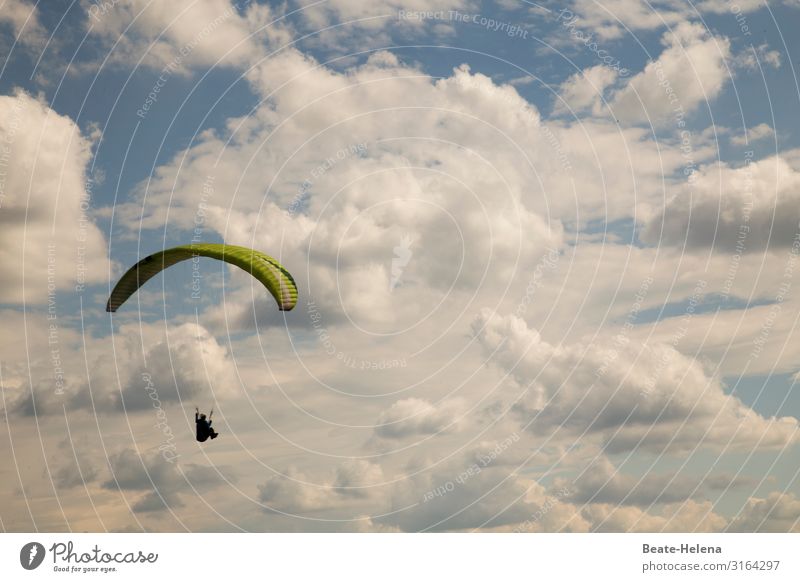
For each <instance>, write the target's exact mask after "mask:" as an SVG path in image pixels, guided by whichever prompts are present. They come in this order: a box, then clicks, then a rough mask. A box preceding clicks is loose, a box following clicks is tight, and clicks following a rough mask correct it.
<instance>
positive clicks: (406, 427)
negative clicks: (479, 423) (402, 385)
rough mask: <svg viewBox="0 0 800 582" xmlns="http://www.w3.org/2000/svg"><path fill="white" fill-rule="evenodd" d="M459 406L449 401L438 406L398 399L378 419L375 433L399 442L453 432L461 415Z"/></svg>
mask: <svg viewBox="0 0 800 582" xmlns="http://www.w3.org/2000/svg"><path fill="white" fill-rule="evenodd" d="M459 408H460V406H459V403H458V402H455V401H452V400H451V401H448V402H444V403H442V404H440V405H439V406H436V405H433V404H431V403H430V402H427V401H426V400H422V399H419V398H406V399H405V400H398V401H397V402H395V403H394V404H392V406H390V407H389V408H388V409H387V410H386V411H384V412H383V413H381V415H380V417H379V418H378V420H377V423H376V424H377V425H378V426H377V427H376V428H375V434H376V435H377V436H379V437H382V438H388V439H400V438H405V437H408V436H424V435H431V434H438V433H441V432H443V431H447V430H453V429H454V428H455V426H456V424H457V422H458V418H459V416H460V411H459Z"/></svg>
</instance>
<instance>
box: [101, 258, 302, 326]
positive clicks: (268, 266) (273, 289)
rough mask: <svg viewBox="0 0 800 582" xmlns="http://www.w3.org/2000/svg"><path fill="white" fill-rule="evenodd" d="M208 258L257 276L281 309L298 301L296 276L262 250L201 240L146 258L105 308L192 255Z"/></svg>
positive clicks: (113, 306)
mask: <svg viewBox="0 0 800 582" xmlns="http://www.w3.org/2000/svg"><path fill="white" fill-rule="evenodd" d="M197 256H200V257H209V258H211V259H216V260H218V261H225V262H226V263H230V264H231V265H236V266H237V267H239V268H240V269H243V270H245V271H247V272H248V273H250V274H251V275H253V277H255V278H256V279H258V280H259V281H260V282H261V284H262V285H264V287H266V288H267V291H269V292H270V293H271V294H272V296H273V297H274V298H275V301H277V302H278V308H279V309H280V310H281V311H289V310H291V309H292V308H293V307H294V306H295V304H296V303H297V285H295V282H294V278H293V277H292V275H291V274H290V273H289V271H287V270H286V269H285V268H284V267H283V265H281V264H280V263H279V262H278V261H276V260H275V259H273V258H272V257H270V256H269V255H265V254H264V253H262V252H260V251H256V250H254V249H249V248H247V247H237V246H233V245H226V244H214V243H198V244H191V245H184V246H180V247H175V248H172V249H166V250H163V251H160V252H158V253H154V254H152V255H150V256H149V257H145V258H144V259H142V260H141V261H139V262H138V263H136V264H135V265H134V266H133V267H131V268H130V269H128V271H127V272H126V273H125V274H124V275H123V276H122V278H121V279H120V280H119V282H118V283H117V284H116V286H115V287H114V290H113V291H112V292H111V296H110V297H109V298H108V303H107V304H106V311H116V310H117V309H118V308H119V307H120V305H122V304H123V303H125V302H126V301H127V300H128V298H129V297H130V296H131V295H133V294H134V293H136V291H138V290H139V287H141V286H142V285H144V284H145V283H146V282H147V281H149V280H150V279H152V278H153V277H155V276H156V275H158V274H159V273H160V272H161V271H163V270H164V269H166V268H168V267H171V266H172V265H174V264H176V263H180V262H181V261H186V260H188V259H191V258H193V257H197Z"/></svg>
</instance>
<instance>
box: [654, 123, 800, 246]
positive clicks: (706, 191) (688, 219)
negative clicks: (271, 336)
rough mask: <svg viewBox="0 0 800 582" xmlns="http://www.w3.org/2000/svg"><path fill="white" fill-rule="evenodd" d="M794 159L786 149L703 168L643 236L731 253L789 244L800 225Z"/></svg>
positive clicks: (799, 175)
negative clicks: (757, 157)
mask: <svg viewBox="0 0 800 582" xmlns="http://www.w3.org/2000/svg"><path fill="white" fill-rule="evenodd" d="M764 130H765V131H766V130H768V128H765V129H764ZM759 131H761V130H759ZM796 158H797V156H796V154H795V153H792V152H784V153H783V154H782V155H779V156H773V157H769V158H764V159H761V160H753V159H752V158H750V159H747V160H745V163H744V164H743V165H742V166H740V167H731V166H730V165H728V164H726V163H718V164H713V165H707V166H702V167H700V168H699V170H698V171H697V172H695V173H694V175H693V176H692V178H691V179H690V180H689V181H687V183H686V184H684V185H683V186H682V187H681V188H680V189H678V191H677V193H676V194H675V195H674V196H673V197H672V198H671V199H670V200H669V201H668V202H667V204H666V207H665V208H664V210H663V211H662V213H660V215H656V216H654V217H653V219H652V220H651V221H649V222H648V223H647V224H646V225H645V228H644V229H643V231H642V239H643V240H644V241H646V242H648V243H651V244H670V245H679V246H681V247H687V248H689V249H691V248H702V249H704V248H708V247H711V246H714V247H715V248H716V249H718V250H720V251H722V252H726V253H730V254H734V253H736V252H737V251H738V252H739V254H741V253H752V252H761V251H763V250H764V249H766V248H768V247H771V248H779V247H784V248H786V247H790V246H791V245H792V244H793V242H794V237H795V235H796V234H797V232H798V224H799V223H800V204H799V203H798V201H799V198H798V197H799V196H800V165H798V160H797V159H796Z"/></svg>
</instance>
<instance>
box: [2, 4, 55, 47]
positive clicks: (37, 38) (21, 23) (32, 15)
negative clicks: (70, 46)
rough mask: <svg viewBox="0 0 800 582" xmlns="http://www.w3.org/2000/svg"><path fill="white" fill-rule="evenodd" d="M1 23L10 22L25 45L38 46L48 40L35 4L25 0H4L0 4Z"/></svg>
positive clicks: (18, 39) (18, 40) (19, 39)
mask: <svg viewBox="0 0 800 582" xmlns="http://www.w3.org/2000/svg"><path fill="white" fill-rule="evenodd" d="M0 24H9V25H11V28H12V29H13V31H14V35H15V36H16V37H17V38H16V40H17V42H21V43H22V44H23V45H28V46H36V47H38V46H39V45H41V44H42V43H43V42H44V41H45V40H46V35H45V30H44V28H43V27H42V25H41V24H40V23H39V12H38V10H37V8H36V6H35V5H33V4H29V3H28V2H25V1H24V0H4V1H3V4H2V5H0Z"/></svg>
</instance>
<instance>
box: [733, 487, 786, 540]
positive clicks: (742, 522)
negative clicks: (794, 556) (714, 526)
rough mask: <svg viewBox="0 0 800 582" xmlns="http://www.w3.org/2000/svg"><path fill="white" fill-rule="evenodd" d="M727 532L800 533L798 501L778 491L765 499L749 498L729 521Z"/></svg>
mask: <svg viewBox="0 0 800 582" xmlns="http://www.w3.org/2000/svg"><path fill="white" fill-rule="evenodd" d="M728 531H738V532H800V500H798V499H797V498H796V497H795V496H794V495H793V494H792V493H783V492H780V491H773V492H772V493H770V494H769V495H767V497H766V498H756V497H754V498H751V499H749V500H748V502H747V505H746V506H745V507H744V509H743V510H742V511H741V512H740V513H739V515H737V516H736V518H735V519H733V520H732V521H731V523H730V525H729V526H728Z"/></svg>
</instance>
